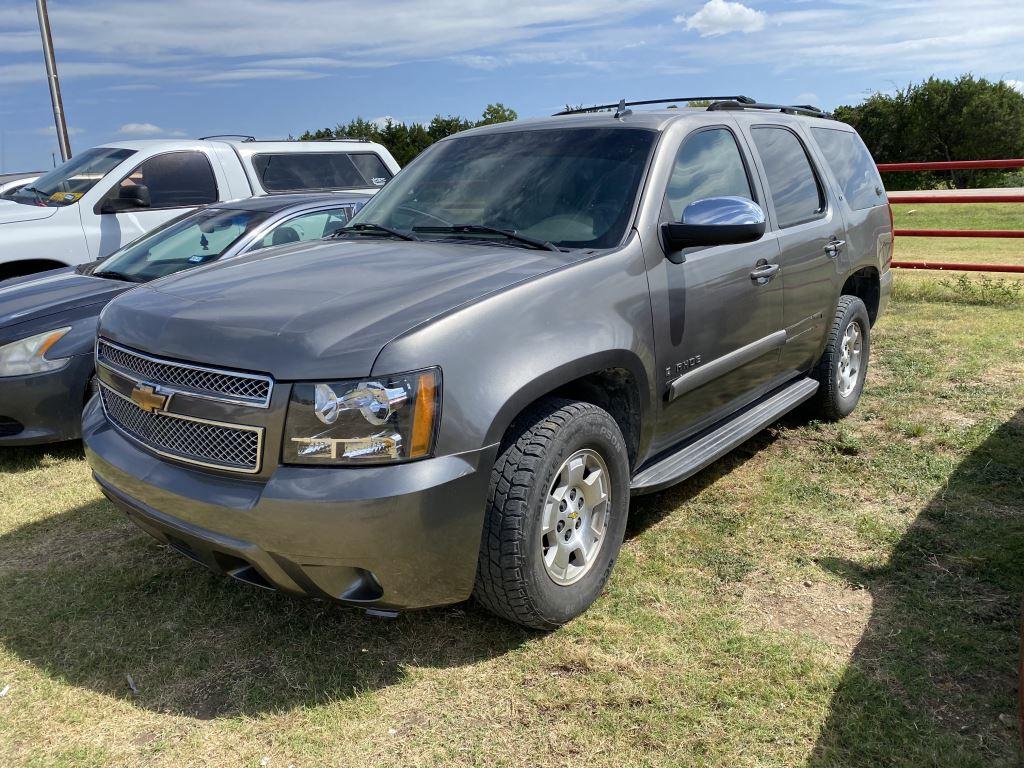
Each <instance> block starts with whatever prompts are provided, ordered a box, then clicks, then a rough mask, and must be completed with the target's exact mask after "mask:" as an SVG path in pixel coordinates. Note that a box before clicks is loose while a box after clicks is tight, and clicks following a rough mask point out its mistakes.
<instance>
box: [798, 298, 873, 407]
mask: <svg viewBox="0 0 1024 768" xmlns="http://www.w3.org/2000/svg"><path fill="white" fill-rule="evenodd" d="M870 354H871V321H870V319H869V318H868V310H867V307H865V306H864V302H863V301H861V300H860V299H859V298H857V297H856V296H840V297H839V303H838V304H837V305H836V311H835V314H834V315H833V317H832V327H831V328H830V329H829V336H828V343H827V344H826V345H825V351H824V352H823V353H822V356H821V360H820V361H819V362H818V365H817V366H816V367H815V369H814V371H813V375H814V378H816V379H817V380H818V382H819V383H820V386H819V387H818V392H817V394H816V395H815V397H814V399H813V400H811V403H810V406H811V408H812V410H813V413H814V415H815V416H816V417H817V418H820V419H822V420H824V421H839V420H840V419H843V418H845V417H847V416H849V415H850V414H851V413H852V412H853V409H854V408H856V407H857V403H858V402H859V401H860V396H861V393H862V392H863V391H864V379H865V378H866V376H867V372H868V357H869V356H870Z"/></svg>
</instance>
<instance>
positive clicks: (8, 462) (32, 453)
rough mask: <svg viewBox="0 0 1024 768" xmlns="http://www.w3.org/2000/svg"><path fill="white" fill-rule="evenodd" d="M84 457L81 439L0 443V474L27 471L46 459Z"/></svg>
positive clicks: (61, 459) (46, 460)
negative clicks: (33, 443) (30, 443)
mask: <svg viewBox="0 0 1024 768" xmlns="http://www.w3.org/2000/svg"><path fill="white" fill-rule="evenodd" d="M84 457H85V451H84V449H83V447H82V441H81V440H70V441H68V442H65V443H50V444H49V445H26V446H6V445H0V475H4V474H13V473H16V472H28V471H30V470H33V469H38V468H39V467H40V466H42V465H43V464H45V463H47V462H48V461H66V460H71V459H81V458H84Z"/></svg>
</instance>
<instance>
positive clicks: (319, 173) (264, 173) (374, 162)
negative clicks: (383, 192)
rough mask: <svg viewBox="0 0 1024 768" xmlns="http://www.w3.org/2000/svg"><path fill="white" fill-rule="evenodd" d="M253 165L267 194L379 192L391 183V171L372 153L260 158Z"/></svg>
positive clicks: (320, 153) (253, 159)
mask: <svg viewBox="0 0 1024 768" xmlns="http://www.w3.org/2000/svg"><path fill="white" fill-rule="evenodd" d="M252 164H253V168H255V170H256V175H257V177H258V178H259V180H260V185H261V186H262V187H263V189H265V190H266V191H267V192H298V191H304V190H321V189H363V188H371V189H376V188H378V187H383V186H384V185H385V184H386V183H387V182H388V181H389V180H390V179H391V171H389V170H388V167H387V166H386V165H384V162H383V161H382V160H381V159H380V158H379V157H378V156H377V155H375V154H373V153H372V152H358V153H351V154H350V153H343V152H315V153H294V152H290V153H282V154H261V155H255V156H253V158H252Z"/></svg>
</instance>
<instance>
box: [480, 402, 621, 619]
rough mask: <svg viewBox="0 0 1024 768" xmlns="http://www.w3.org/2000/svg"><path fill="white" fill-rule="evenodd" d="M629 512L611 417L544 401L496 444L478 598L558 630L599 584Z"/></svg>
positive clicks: (592, 408) (585, 406)
mask: <svg viewBox="0 0 1024 768" xmlns="http://www.w3.org/2000/svg"><path fill="white" fill-rule="evenodd" d="M628 512H629V461H628V458H627V452H626V445H625V441H624V440H623V438H622V433H621V431H620V430H619V427H618V425H617V424H616V423H615V420H614V419H613V418H612V417H611V416H610V415H609V414H608V413H607V412H606V411H604V410H602V409H601V408H598V407H597V406H596V405H592V404H590V403H584V402H579V401H574V400H564V399H557V398H549V399H545V400H542V401H541V402H540V403H538V404H537V405H536V406H534V407H533V408H531V409H530V410H528V411H527V412H526V413H524V414H522V415H521V416H520V417H519V418H518V419H516V421H515V422H514V423H513V424H512V426H511V427H510V428H509V431H508V432H507V433H506V435H505V439H504V440H503V441H502V445H501V449H500V451H499V455H498V458H497V460H496V461H495V464H494V469H493V470H492V473H491V484H490V491H489V493H488V503H487V512H486V519H485V522H484V532H483V537H482V539H481V542H480V560H479V564H478V566H477V577H476V587H475V589H474V593H473V594H474V596H475V597H476V599H477V601H478V602H480V603H481V604H482V605H483V606H484V607H485V608H487V609H488V610H490V611H492V612H493V613H496V614H498V615H499V616H502V617H504V618H506V619H509V620H511V621H514V622H516V623H518V624H523V625H525V626H528V627H533V628H535V629H555V628H557V627H559V626H561V625H563V624H565V623H566V622H567V621H570V620H571V619H573V618H575V617H576V616H578V615H580V614H581V613H583V611H585V610H586V609H587V608H588V607H589V606H590V604H591V603H593V602H594V600H596V599H597V597H598V595H600V594H601V590H602V589H603V588H604V585H605V583H606V582H607V581H608V577H609V576H610V575H611V571H612V567H613V566H614V565H615V559H616V557H617V556H618V553H619V548H620V546H621V545H622V538H623V535H624V534H625V530H626V516H627V514H628Z"/></svg>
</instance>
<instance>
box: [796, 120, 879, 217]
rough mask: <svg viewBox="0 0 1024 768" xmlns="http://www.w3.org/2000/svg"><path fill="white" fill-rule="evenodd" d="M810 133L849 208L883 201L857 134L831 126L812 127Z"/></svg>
mask: <svg viewBox="0 0 1024 768" xmlns="http://www.w3.org/2000/svg"><path fill="white" fill-rule="evenodd" d="M811 133H812V134H813V135H814V140H815V141H816V142H818V146H819V147H821V153H822V154H823V155H825V160H826V161H827V162H828V166H829V168H831V169H832V173H834V174H835V175H836V179H838V181H839V186H841V187H842V188H843V194H844V195H845V196H846V202H847V203H849V204H850V207H851V208H853V209H854V210H855V211H856V210H860V209H861V208H871V207H872V206H874V205H882V204H884V203H885V201H886V198H885V188H884V187H883V186H882V177H881V176H879V175H878V168H877V167H876V166H875V161H874V160H872V159H871V153H870V152H868V148H867V147H865V146H864V142H863V141H861V138H860V136H858V135H857V134H856V133H850V132H849V131H837V130H834V129H832V128H812V129H811Z"/></svg>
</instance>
